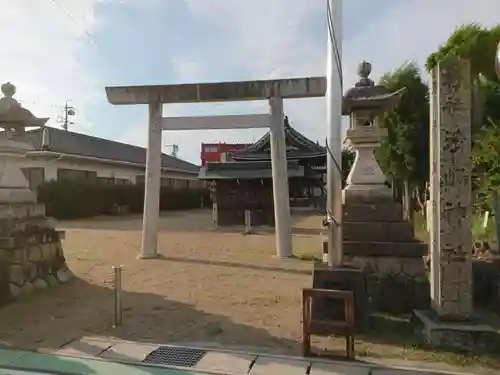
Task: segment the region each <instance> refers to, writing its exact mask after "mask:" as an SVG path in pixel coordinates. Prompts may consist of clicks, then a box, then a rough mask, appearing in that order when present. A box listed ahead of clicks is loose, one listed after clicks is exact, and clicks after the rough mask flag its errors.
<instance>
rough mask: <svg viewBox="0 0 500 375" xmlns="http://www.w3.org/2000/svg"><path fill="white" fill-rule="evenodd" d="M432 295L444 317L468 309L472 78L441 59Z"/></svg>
mask: <svg viewBox="0 0 500 375" xmlns="http://www.w3.org/2000/svg"><path fill="white" fill-rule="evenodd" d="M432 79H433V82H432V88H431V96H432V99H431V111H432V116H431V119H432V120H431V153H432V155H431V158H432V160H431V191H432V197H431V198H432V200H433V203H432V204H433V205H434V207H435V209H434V213H433V218H432V222H433V225H437V228H435V229H433V230H431V241H430V242H431V251H430V253H431V282H432V286H431V289H432V291H431V295H432V299H433V305H434V306H433V307H434V308H435V309H436V310H437V312H438V314H439V315H440V316H441V317H443V318H445V317H449V318H453V319H460V318H467V317H468V316H469V315H470V313H471V309H472V296H471V278H472V264H471V261H472V259H471V257H472V231H471V169H472V165H471V135H470V134H471V76H470V65H469V62H468V61H464V60H459V59H456V58H453V57H449V58H446V59H445V60H443V61H441V62H440V63H439V64H438V66H437V67H436V68H435V70H434V71H433V73H432Z"/></svg>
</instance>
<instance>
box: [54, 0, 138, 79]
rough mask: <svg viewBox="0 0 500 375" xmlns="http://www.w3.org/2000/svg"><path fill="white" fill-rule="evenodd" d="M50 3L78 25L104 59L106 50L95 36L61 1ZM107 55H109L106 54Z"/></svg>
mask: <svg viewBox="0 0 500 375" xmlns="http://www.w3.org/2000/svg"><path fill="white" fill-rule="evenodd" d="M51 1H52V3H54V4H55V5H56V6H57V7H58V8H59V10H61V12H63V13H64V15H65V16H66V17H68V18H69V19H70V20H71V21H72V22H73V23H74V24H75V25H76V26H78V27H79V28H80V29H81V30H82V32H83V33H84V34H85V36H86V37H87V39H88V40H89V41H91V42H92V43H93V44H94V45H95V46H96V47H97V49H98V50H99V51H100V52H101V56H104V57H105V59H106V51H105V49H104V48H102V46H101V45H100V44H99V43H98V42H97V41H96V40H95V38H94V37H93V36H92V35H91V34H90V33H89V32H88V31H87V30H86V29H85V27H83V26H82V25H81V24H80V23H79V22H78V20H77V19H76V18H75V17H74V16H73V15H72V14H71V13H70V12H69V11H68V10H67V9H66V8H65V7H63V6H62V5H61V3H60V2H59V0H51ZM108 57H109V56H108ZM107 60H108V63H111V64H112V65H113V66H115V65H116V64H114V63H113V61H111V59H109V58H108V59H107ZM120 65H123V64H120ZM127 74H128V75H129V76H131V78H132V79H133V80H135V81H138V80H137V76H135V75H133V74H130V73H129V72H128V73H127Z"/></svg>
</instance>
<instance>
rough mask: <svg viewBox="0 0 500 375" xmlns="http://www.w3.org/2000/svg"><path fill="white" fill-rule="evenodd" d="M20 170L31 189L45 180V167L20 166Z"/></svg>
mask: <svg viewBox="0 0 500 375" xmlns="http://www.w3.org/2000/svg"><path fill="white" fill-rule="evenodd" d="M22 171H23V173H24V177H26V179H27V180H28V183H29V186H30V189H31V190H33V191H36V189H37V188H38V186H39V185H41V184H42V183H43V182H44V181H45V168H22Z"/></svg>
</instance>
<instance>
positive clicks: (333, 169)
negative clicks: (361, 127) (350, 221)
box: [326, 0, 343, 267]
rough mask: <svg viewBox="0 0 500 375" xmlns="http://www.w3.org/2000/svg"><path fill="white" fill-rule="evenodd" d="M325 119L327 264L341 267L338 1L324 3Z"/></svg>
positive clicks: (340, 48) (340, 54)
mask: <svg viewBox="0 0 500 375" xmlns="http://www.w3.org/2000/svg"><path fill="white" fill-rule="evenodd" d="M327 23H328V48H327V51H328V52H327V53H328V55H327V71H326V77H327V90H326V118H327V134H328V138H327V140H328V145H327V147H328V148H329V151H328V157H327V213H328V214H329V216H330V217H329V230H328V265H329V266H330V267H333V266H340V265H341V264H342V255H343V252H342V66H341V63H342V0H328V8H327Z"/></svg>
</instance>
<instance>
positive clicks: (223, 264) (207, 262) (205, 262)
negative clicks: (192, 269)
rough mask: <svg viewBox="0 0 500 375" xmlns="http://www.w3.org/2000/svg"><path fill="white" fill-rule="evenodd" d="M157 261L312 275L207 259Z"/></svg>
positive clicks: (167, 258)
mask: <svg viewBox="0 0 500 375" xmlns="http://www.w3.org/2000/svg"><path fill="white" fill-rule="evenodd" d="M156 259H157V260H166V261H169V262H176V263H184V264H201V265H206V266H218V267H231V268H244V269H249V270H255V271H269V272H283V273H289V274H295V275H310V274H311V271H310V270H304V269H297V268H284V267H272V266H259V265H256V264H249V263H236V262H225V261H216V260H206V259H195V258H181V257H172V256H165V255H160V256H158V258H156Z"/></svg>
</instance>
